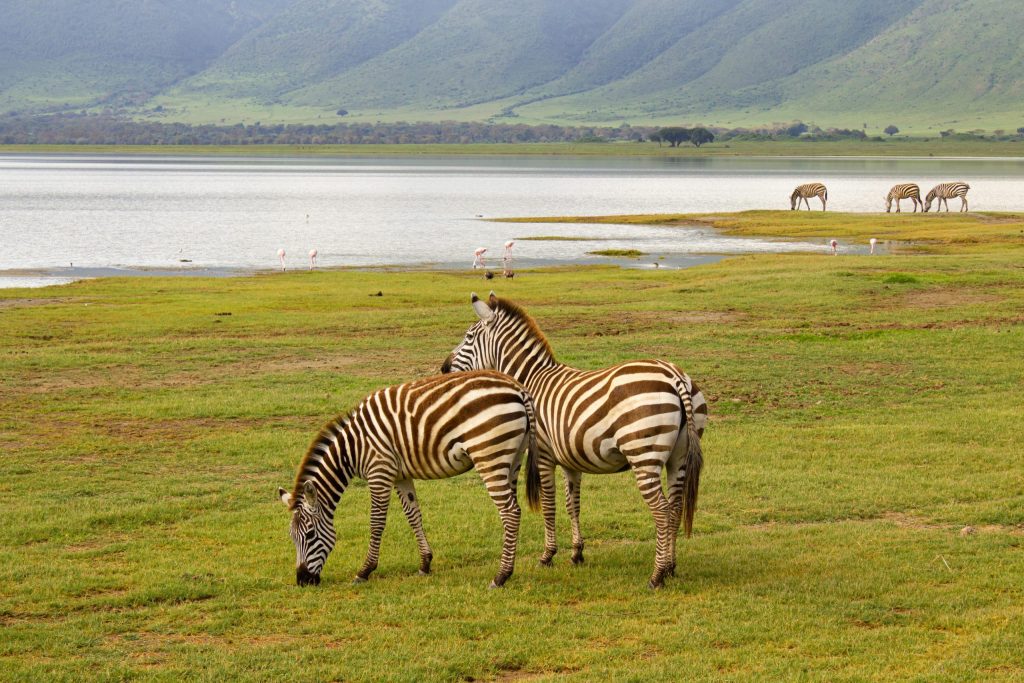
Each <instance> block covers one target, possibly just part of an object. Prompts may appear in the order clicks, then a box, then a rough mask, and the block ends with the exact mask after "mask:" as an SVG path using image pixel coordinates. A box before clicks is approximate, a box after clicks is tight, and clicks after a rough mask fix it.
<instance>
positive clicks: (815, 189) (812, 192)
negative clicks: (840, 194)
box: [789, 183, 828, 211]
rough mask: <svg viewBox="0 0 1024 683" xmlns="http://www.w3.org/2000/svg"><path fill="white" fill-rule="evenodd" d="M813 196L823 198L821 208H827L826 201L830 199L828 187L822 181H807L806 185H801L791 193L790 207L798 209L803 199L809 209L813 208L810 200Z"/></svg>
mask: <svg viewBox="0 0 1024 683" xmlns="http://www.w3.org/2000/svg"><path fill="white" fill-rule="evenodd" d="M811 197H817V198H818V199H820V200H821V210H822V211H824V210H825V202H827V201H828V189H827V188H826V187H825V186H824V185H822V184H821V183H807V184H806V185H800V186H799V187H797V188H796V189H795V190H793V194H791V195H789V209H790V211H792V210H793V209H796V208H797V206H798V205H799V204H800V200H801V199H802V200H803V201H804V203H805V204H806V205H807V210H808V211H810V210H811V203H810V202H809V201H808V199H810V198H811Z"/></svg>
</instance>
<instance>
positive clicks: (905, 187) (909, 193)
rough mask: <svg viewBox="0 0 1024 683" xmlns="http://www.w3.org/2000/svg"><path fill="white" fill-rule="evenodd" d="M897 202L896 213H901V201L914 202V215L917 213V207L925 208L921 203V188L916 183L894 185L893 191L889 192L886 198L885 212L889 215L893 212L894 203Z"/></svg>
mask: <svg viewBox="0 0 1024 683" xmlns="http://www.w3.org/2000/svg"><path fill="white" fill-rule="evenodd" d="M894 199H895V200H896V213H900V200H901V199H909V200H910V201H912V202H914V213H917V205H918V204H921V207H922V208H924V203H923V202H922V201H921V188H919V187H918V186H917V185H915V184H914V183H904V184H902V185H893V186H892V189H891V190H889V194H887V195H886V196H885V212H886V213H889V212H890V211H891V210H892V202H893V200H894Z"/></svg>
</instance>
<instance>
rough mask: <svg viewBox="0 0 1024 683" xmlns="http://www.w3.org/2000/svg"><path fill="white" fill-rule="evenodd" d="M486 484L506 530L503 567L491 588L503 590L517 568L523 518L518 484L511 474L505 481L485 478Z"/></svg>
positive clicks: (502, 559)
mask: <svg viewBox="0 0 1024 683" xmlns="http://www.w3.org/2000/svg"><path fill="white" fill-rule="evenodd" d="M506 471H507V470H506ZM484 483H485V484H486V486H487V493H488V494H489V495H490V496H491V500H493V501H494V505H495V507H497V508H498V514H499V515H500V516H501V525H502V527H504V530H505V535H504V538H503V539H502V545H501V567H500V568H499V570H498V574H497V575H496V576H495V577H494V580H492V581H491V585H490V586H489V588H501V587H502V586H504V585H505V582H506V581H508V577H510V576H512V572H513V570H514V569H515V566H516V544H517V542H518V541H519V520H520V518H521V517H522V511H521V510H520V508H519V501H518V496H517V495H516V485H517V483H518V482H517V481H516V479H514V478H513V477H512V476H511V472H509V474H508V476H506V477H505V479H504V480H502V479H501V478H496V479H490V480H489V479H487V478H485V479H484Z"/></svg>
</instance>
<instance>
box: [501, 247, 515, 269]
mask: <svg viewBox="0 0 1024 683" xmlns="http://www.w3.org/2000/svg"><path fill="white" fill-rule="evenodd" d="M514 246H516V243H515V240H509V241H508V242H505V254H504V255H503V256H502V257H501V263H502V266H503V267H504V272H503V273H502V274H503V275H504V276H505V277H515V273H513V272H512V247H514Z"/></svg>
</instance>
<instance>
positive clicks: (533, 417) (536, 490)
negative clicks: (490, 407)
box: [523, 391, 540, 512]
mask: <svg viewBox="0 0 1024 683" xmlns="http://www.w3.org/2000/svg"><path fill="white" fill-rule="evenodd" d="M523 399H524V402H525V404H526V415H527V417H528V418H529V419H530V440H529V446H528V448H527V451H526V500H527V502H528V503H529V506H530V509H531V510H532V511H534V512H537V511H538V510H540V464H539V463H538V462H537V459H538V458H537V411H536V410H535V409H534V405H533V397H531V396H530V395H529V394H528V393H526V392H525V391H524V392H523Z"/></svg>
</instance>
